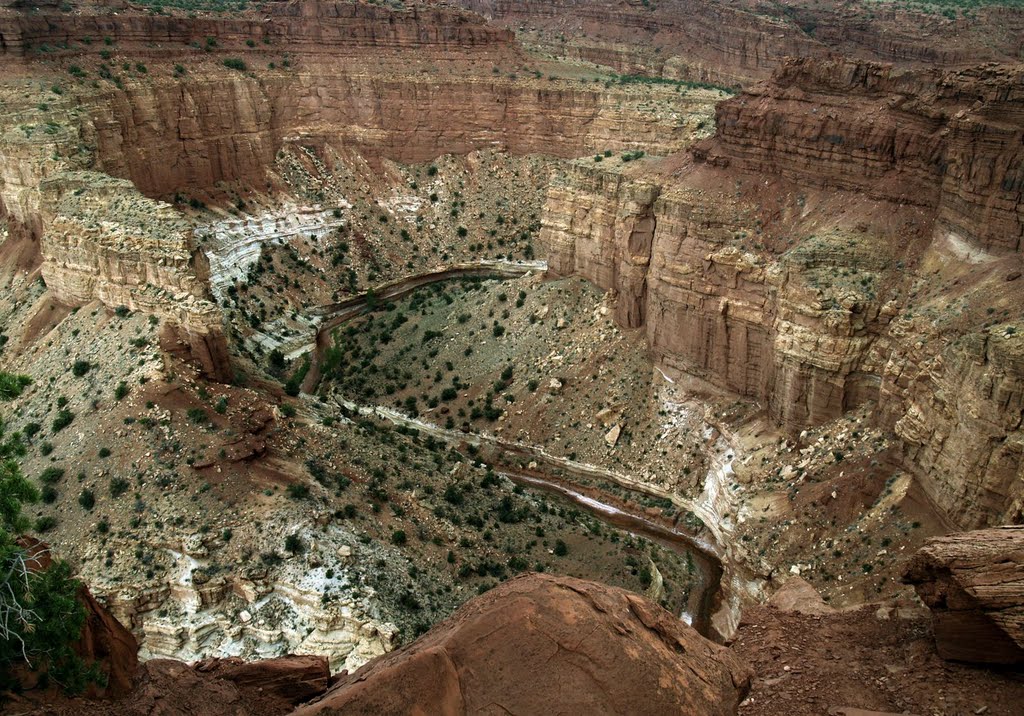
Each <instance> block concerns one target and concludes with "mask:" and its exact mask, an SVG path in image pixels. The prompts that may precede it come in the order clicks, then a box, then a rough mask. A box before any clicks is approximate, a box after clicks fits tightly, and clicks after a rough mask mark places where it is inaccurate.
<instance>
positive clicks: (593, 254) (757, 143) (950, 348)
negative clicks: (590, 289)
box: [540, 59, 1024, 528]
mask: <svg viewBox="0 0 1024 716" xmlns="http://www.w3.org/2000/svg"><path fill="white" fill-rule="evenodd" d="M1020 80H1021V74H1020V70H1019V69H1009V68H1005V67H999V66H985V67H981V68H976V69H972V70H962V71H956V72H951V73H945V74H943V73H941V72H937V71H931V72H909V73H907V72H903V73H901V72H896V71H894V70H893V69H892V68H887V67H882V66H878V65H874V64H870V63H862V62H854V61H845V60H834V59H828V60H808V59H802V60H793V61H789V62H787V63H786V64H785V65H784V66H782V67H781V68H780V69H779V70H778V72H777V73H776V75H775V77H774V79H773V81H772V82H770V83H767V84H764V85H761V86H758V87H756V88H754V89H751V90H748V91H746V92H744V93H742V94H740V95H738V96H736V97H735V98H733V99H730V100H727V101H725V102H723V103H721V104H719V105H718V110H717V127H718V131H717V134H716V136H715V137H714V138H712V139H710V140H706V141H705V142H702V143H701V144H700V145H698V146H697V147H696V148H695V149H694V150H693V161H692V162H691V161H687V160H684V159H680V158H676V157H673V158H671V159H670V160H665V161H662V162H657V161H651V160H645V161H643V162H639V163H637V164H640V165H641V166H639V167H638V166H637V164H629V165H627V164H625V163H604V164H600V165H598V164H592V163H591V164H588V163H587V162H576V163H574V164H573V165H572V166H571V167H570V168H569V169H568V170H567V171H566V172H564V174H563V175H562V176H560V177H558V178H556V180H555V181H554V182H553V186H552V188H551V189H550V190H549V195H548V202H547V205H546V208H545V212H544V215H543V216H542V229H541V236H540V239H541V242H542V243H543V244H544V245H545V246H546V247H547V249H548V250H549V252H550V256H549V266H550V270H551V272H552V273H554V274H555V275H569V274H572V273H579V274H581V275H583V276H585V277H586V278H588V279H590V280H592V281H594V282H595V283H597V284H598V285H599V286H601V287H602V288H604V289H607V290H610V291H614V292H615V293H616V294H617V306H616V318H617V320H618V321H619V322H620V323H621V324H622V325H625V326H629V327H641V326H642V327H643V328H644V329H645V331H646V333H647V336H648V340H649V343H650V346H651V348H652V351H653V353H654V355H655V358H656V359H657V360H658V361H660V362H661V363H662V364H664V365H666V366H669V367H673V368H677V369H679V370H681V371H684V372H690V373H696V374H699V375H701V376H703V377H705V378H707V379H708V380H710V381H712V382H713V383H716V384H718V385H720V386H722V387H725V388H727V389H729V390H731V391H734V392H736V393H739V394H740V395H744V396H749V397H753V398H756V399H758V400H760V401H761V402H762V403H763V404H764V405H765V406H766V408H767V409H768V411H769V414H770V415H771V417H772V418H773V420H774V421H775V422H777V423H778V424H780V425H782V426H783V427H784V428H786V429H787V430H789V431H791V432H794V433H796V432H799V431H800V430H802V429H804V428H806V427H809V426H814V425H819V424H822V423H824V422H827V421H829V420H832V419H834V418H836V417H838V416H839V415H842V414H843V413H844V412H846V411H848V410H850V409H851V408H854V407H856V406H858V405H862V404H864V403H867V402H875V403H876V404H877V405H878V410H877V411H876V413H875V415H876V418H877V419H878V420H879V421H880V422H881V423H882V424H883V425H884V426H885V427H887V428H889V429H892V430H893V431H894V432H895V433H896V434H897V436H899V437H900V438H901V440H902V441H903V454H904V458H905V462H906V465H907V467H908V468H909V469H910V470H912V471H913V472H915V473H916V474H918V476H919V477H920V478H921V481H922V485H923V487H924V488H925V491H926V492H927V493H928V495H929V497H930V498H931V499H932V500H933V501H934V502H935V503H936V504H937V505H938V506H939V507H940V509H941V510H942V511H944V512H945V513H946V515H947V516H949V517H950V519H951V520H952V521H953V522H955V523H957V524H959V525H960V526H962V527H967V528H970V527H978V526H984V525H987V524H998V523H1000V522H1008V521H1009V522H1012V521H1016V520H1017V519H1019V516H1020V515H1021V514H1024V483H1022V480H1021V477H1022V472H1021V471H1022V467H1021V464H1022V462H1021V459H1020V458H1021V455H1022V445H1024V442H1022V440H1024V435H1022V431H1021V413H1022V407H1024V392H1022V382H1021V381H1022V379H1024V363H1022V361H1021V355H1022V354H1021V344H1020V341H1021V339H1020V337H1019V336H1018V328H1017V326H1016V323H1015V321H1016V320H1017V319H1019V316H1018V315H1017V313H1018V312H1017V309H1016V308H1014V306H1017V305H1019V303H1015V301H1019V300H1020V296H1021V294H1020V291H1021V288H1020V283H1019V282H1017V281H1016V280H1015V277H1017V276H1019V275H1020V260H1021V259H1020V252H1021V249H1022V243H1021V237H1022V236H1024V208H1022V207H1024V203H1022V202H1021V201H1020V200H1019V194H1020V188H1019V186H1018V185H1019V184H1020V181H1021V172H1022V171H1024V153H1022V152H1021V149H1020V147H1021V141H1022V140H1021V138H1022V136H1024V121H1022V120H1021V112H1022V111H1024V94H1022V93H1021V89H1020V88H1021V81H1020ZM1008 279H1010V280H1008ZM1014 297H1017V298H1016V299H1015V298H1014Z"/></svg>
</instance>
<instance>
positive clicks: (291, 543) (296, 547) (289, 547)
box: [284, 534, 306, 554]
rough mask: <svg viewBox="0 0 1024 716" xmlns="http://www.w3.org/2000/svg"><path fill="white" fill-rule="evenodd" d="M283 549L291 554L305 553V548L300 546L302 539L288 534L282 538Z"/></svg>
mask: <svg viewBox="0 0 1024 716" xmlns="http://www.w3.org/2000/svg"><path fill="white" fill-rule="evenodd" d="M284 548H285V550H286V551H287V552H289V553H291V554H301V553H302V552H304V551H305V549H306V546H305V545H304V544H302V538H300V537H299V536H298V535H297V534H290V535H288V536H287V537H285V538H284Z"/></svg>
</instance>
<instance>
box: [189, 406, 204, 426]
mask: <svg viewBox="0 0 1024 716" xmlns="http://www.w3.org/2000/svg"><path fill="white" fill-rule="evenodd" d="M186 414H187V415H188V419H189V421H191V422H193V423H195V424H196V425H202V424H203V423H205V422H206V421H207V416H206V411H205V410H203V409H202V408H189V409H188V411H187V412H186Z"/></svg>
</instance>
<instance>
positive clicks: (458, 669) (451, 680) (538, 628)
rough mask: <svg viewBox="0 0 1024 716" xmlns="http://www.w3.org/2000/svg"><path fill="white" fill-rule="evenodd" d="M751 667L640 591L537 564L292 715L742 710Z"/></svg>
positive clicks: (594, 715) (705, 714) (591, 715)
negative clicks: (537, 570)
mask: <svg viewBox="0 0 1024 716" xmlns="http://www.w3.org/2000/svg"><path fill="white" fill-rule="evenodd" d="M750 679H751V672H750V670H749V669H748V668H747V667H745V666H743V665H742V664H741V663H740V662H739V660H738V659H737V658H736V657H735V656H734V655H733V654H732V653H730V652H729V651H728V650H726V649H725V648H723V647H720V646H717V645H716V644H713V643H711V642H710V641H708V640H706V639H704V638H703V637H702V636H700V635H699V634H698V633H697V632H696V631H694V630H693V629H692V628H690V627H689V626H687V625H686V624H685V623H683V622H682V621H680V619H679V618H678V617H677V616H675V615H673V614H670V613H669V612H667V611H665V610H664V609H662V608H661V607H659V606H657V605H655V604H653V603H651V602H650V601H648V600H647V599H645V598H643V597H640V596H638V595H636V594H632V593H630V592H626V591H624V590H621V589H616V588H614V587H608V586H604V585H601V584H596V583H594V582H586V581H582V580H579V579H572V578H568V577H554V576H548V575H542V574H531V575H525V576H522V577H518V578H516V579H512V580H510V581H508V582H506V583H504V584H502V585H501V586H499V587H497V588H495V589H493V590H492V591H490V592H487V593H486V594H485V595H483V596H481V597H478V598H476V599H473V600H472V601H470V602H469V603H467V604H466V605H464V606H463V607H462V608H461V609H459V611H457V612H456V613H455V614H454V615H453V616H452V617H451V618H449V619H448V620H446V621H445V622H443V623H441V624H439V625H438V626H436V627H434V628H433V629H431V630H430V632H428V633H427V634H425V635H424V636H423V637H421V638H420V639H418V640H417V641H415V642H414V643H412V644H410V645H409V646H407V647H405V648H404V649H400V650H399V651H396V652H394V653H392V654H388V655H385V656H382V657H380V658H378V659H376V660H374V661H372V662H371V663H369V664H367V665H366V666H364V667H363V668H362V669H360V670H359V671H357V672H355V673H354V674H350V675H347V676H344V677H343V678H342V679H341V680H340V681H339V683H338V684H336V685H335V686H334V687H333V688H332V689H331V690H330V691H328V692H327V693H326V694H325V695H324V696H323V697H321V698H320V699H319V700H317V701H315V702H312V703H310V704H308V705H306V706H303V707H301V708H299V709H298V710H297V711H295V712H294V714H293V716H313V715H314V714H317V715H326V714H346V715H347V716H352V715H355V714H423V715H426V714H430V715H431V716H449V715H451V716H454V715H456V714H507V713H516V714H545V715H549V716H555V715H556V714H573V715H578V714H587V715H588V716H598V715H600V714H634V715H637V716H639V715H642V714H657V715H658V716H662V715H663V714H681V715H688V714H692V715H693V716H719V715H723V716H724V715H725V714H735V713H736V710H737V707H738V705H739V702H740V701H741V700H742V698H743V697H744V696H745V695H746V693H747V691H748V690H749V688H750Z"/></svg>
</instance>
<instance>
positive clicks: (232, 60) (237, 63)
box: [224, 57, 247, 72]
mask: <svg viewBox="0 0 1024 716" xmlns="http://www.w3.org/2000/svg"><path fill="white" fill-rule="evenodd" d="M224 66H225V67H227V68H228V69H229V70H238V71H239V72H245V70H246V69H247V68H246V65H245V61H244V60H240V59H238V58H237V57H229V58H227V59H226V60H224Z"/></svg>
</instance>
